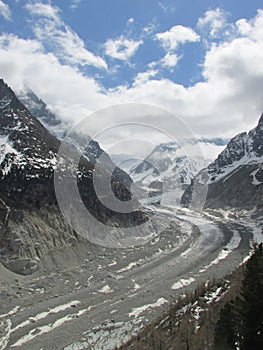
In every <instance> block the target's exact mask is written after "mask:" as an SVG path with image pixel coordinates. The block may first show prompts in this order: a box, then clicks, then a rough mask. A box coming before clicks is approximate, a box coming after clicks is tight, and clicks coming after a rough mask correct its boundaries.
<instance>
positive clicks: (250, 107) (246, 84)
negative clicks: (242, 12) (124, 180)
mask: <svg viewBox="0 0 263 350" xmlns="http://www.w3.org/2000/svg"><path fill="white" fill-rule="evenodd" d="M244 25H245V28H247V29H246V32H245V31H244ZM262 25H263V11H261V10H260V11H258V14H257V16H256V17H255V18H254V19H252V20H250V21H246V22H245V21H243V20H242V36H239V37H236V38H233V39H232V40H229V41H228V42H220V43H217V44H213V45H212V46H211V47H210V48H209V49H208V51H207V53H206V57H205V61H204V66H203V75H204V81H203V82H199V83H196V84H194V85H192V86H190V87H184V86H182V85H180V84H176V83H174V82H172V81H170V80H168V79H160V80H156V79H152V77H151V78H149V79H148V80H147V79H138V80H137V81H136V84H134V85H133V86H132V87H130V88H129V87H119V88H118V89H116V90H115V91H114V94H115V97H116V96H118V97H119V99H120V101H122V102H127V101H137V102H138V101H141V102H144V103H150V104H154V105H157V106H161V107H163V108H164V109H166V110H168V111H171V112H172V113H174V114H175V115H178V116H182V119H183V120H184V121H185V122H186V123H187V124H188V125H190V126H191V128H192V129H193V131H194V133H195V134H196V135H197V136H200V135H203V136H224V137H231V136H233V135H235V134H236V133H238V132H241V131H244V130H248V129H250V128H252V127H253V126H255V124H256V122H257V119H258V118H259V116H260V114H261V113H262V111H263V99H262V86H263V38H262ZM233 26H235V24H233ZM236 28H237V30H240V22H239V21H238V22H237V24H236ZM154 66H155V65H154V64H152V65H151V67H154ZM146 77H147V76H146V75H145V76H144V78H146ZM148 122H150V121H149V120H148ZM162 123H163V126H164V127H166V130H167V129H168V130H169V121H167V122H166V121H164V120H163V121H162ZM170 123H171V125H170V127H172V122H171V121H170Z"/></svg>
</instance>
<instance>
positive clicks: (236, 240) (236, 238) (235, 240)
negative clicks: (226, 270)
mask: <svg viewBox="0 0 263 350" xmlns="http://www.w3.org/2000/svg"><path fill="white" fill-rule="evenodd" d="M240 242H241V237H240V235H239V233H238V231H236V230H233V236H232V238H231V240H230V241H229V242H228V244H227V245H226V246H225V247H224V248H223V250H222V251H221V252H220V253H219V254H218V256H217V258H216V259H214V260H213V261H211V263H210V264H209V265H207V266H205V267H203V268H202V269H200V271H199V272H201V273H203V272H205V271H206V270H208V269H209V268H210V267H211V266H213V265H217V264H218V263H219V262H220V261H221V260H224V259H225V258H226V257H227V256H228V255H229V254H230V253H231V252H232V251H233V250H235V249H236V248H238V246H239V244H240Z"/></svg>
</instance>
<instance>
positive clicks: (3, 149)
mask: <svg viewBox="0 0 263 350" xmlns="http://www.w3.org/2000/svg"><path fill="white" fill-rule="evenodd" d="M8 154H14V155H15V159H17V158H19V156H20V153H19V152H18V151H17V150H16V149H14V147H13V146H12V143H11V142H10V141H9V140H8V136H7V135H0V164H1V163H2V162H3V161H4V159H5V157H6V155H8ZM11 166H12V163H10V164H7V165H5V168H4V169H3V170H2V173H3V174H4V175H6V174H8V172H9V171H10V169H11Z"/></svg>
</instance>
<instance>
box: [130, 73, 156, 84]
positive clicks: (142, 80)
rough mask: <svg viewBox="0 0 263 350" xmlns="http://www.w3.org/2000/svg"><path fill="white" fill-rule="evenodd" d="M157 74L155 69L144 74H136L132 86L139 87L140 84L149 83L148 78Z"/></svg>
mask: <svg viewBox="0 0 263 350" xmlns="http://www.w3.org/2000/svg"><path fill="white" fill-rule="evenodd" d="M157 73H158V70H156V69H150V70H148V71H146V72H141V73H139V74H137V76H136V78H135V80H134V84H133V86H136V85H137V86H141V85H142V84H144V83H146V82H147V81H149V79H150V78H152V77H154V76H155V75H156V74H157Z"/></svg>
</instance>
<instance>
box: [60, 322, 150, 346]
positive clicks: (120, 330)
mask: <svg viewBox="0 0 263 350" xmlns="http://www.w3.org/2000/svg"><path fill="white" fill-rule="evenodd" d="M142 328H143V325H142V323H141V320H140V319H133V320H131V321H128V322H112V321H109V320H106V321H105V322H104V323H103V324H101V325H98V326H96V327H94V328H92V329H90V330H89V331H87V332H85V333H84V337H82V338H83V341H81V342H80V341H79V342H76V343H72V344H70V345H68V346H66V347H65V348H64V350H84V349H92V350H113V349H116V347H119V346H121V345H122V344H124V343H126V342H127V341H128V340H129V339H130V338H131V337H134V336H136V335H137V334H138V333H139V332H140V330H141V329H142Z"/></svg>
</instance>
